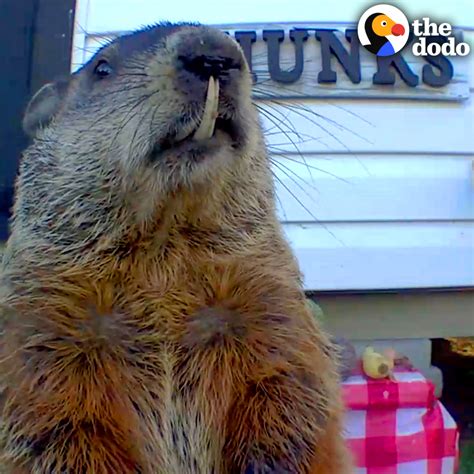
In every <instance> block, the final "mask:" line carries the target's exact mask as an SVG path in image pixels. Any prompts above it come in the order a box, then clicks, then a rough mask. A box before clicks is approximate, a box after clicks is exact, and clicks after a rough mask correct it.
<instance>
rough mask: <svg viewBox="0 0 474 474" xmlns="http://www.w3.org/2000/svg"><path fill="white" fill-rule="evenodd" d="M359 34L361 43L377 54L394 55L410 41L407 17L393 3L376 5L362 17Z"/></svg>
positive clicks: (358, 27) (358, 26)
mask: <svg viewBox="0 0 474 474" xmlns="http://www.w3.org/2000/svg"><path fill="white" fill-rule="evenodd" d="M357 34H358V36H359V41H360V42H361V44H362V45H363V46H364V47H365V48H366V49H367V50H368V51H370V52H371V53H373V54H376V55H377V56H392V55H393V54H395V53H398V52H399V51H400V50H401V49H402V48H403V47H404V46H405V45H406V44H407V41H408V37H409V35H410V24H409V23H408V20H407V17H406V16H405V15H404V14H403V12H402V11H400V10H399V9H398V8H396V7H394V6H392V5H385V4H380V5H374V6H373V7H370V8H369V9H368V10H366V11H365V12H364V13H363V15H362V16H361V17H360V20H359V24H358V25H357Z"/></svg>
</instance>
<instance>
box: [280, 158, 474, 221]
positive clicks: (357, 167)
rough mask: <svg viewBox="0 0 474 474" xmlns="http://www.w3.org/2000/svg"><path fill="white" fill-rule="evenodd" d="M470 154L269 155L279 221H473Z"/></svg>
mask: <svg viewBox="0 0 474 474" xmlns="http://www.w3.org/2000/svg"><path fill="white" fill-rule="evenodd" d="M473 160H474V155H463V156H458V157H452V156H445V155H441V156H432V155H413V154H410V155H362V156H360V157H359V159H358V160H356V159H354V157H353V156H352V155H350V156H338V155H332V156H331V157H330V158H322V157H320V156H314V155H304V156H291V157H274V159H273V161H274V162H275V165H274V173H275V175H276V177H277V179H276V185H277V189H278V196H279V201H280V207H281V217H282V219H283V220H284V221H290V222H305V221H306V222H307V221H311V220H313V217H315V218H317V219H318V220H320V221H323V222H347V221H351V222H356V221H365V222H367V221H373V222H374V221H426V220H431V221H452V220H472V221H474V192H473V190H474V182H473Z"/></svg>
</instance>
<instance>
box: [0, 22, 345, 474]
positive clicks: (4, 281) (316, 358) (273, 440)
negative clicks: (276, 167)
mask: <svg viewBox="0 0 474 474" xmlns="http://www.w3.org/2000/svg"><path fill="white" fill-rule="evenodd" d="M251 90H252V81H251V73H250V71H249V67H248V65H247V63H246V61H245V58H244V56H243V53H242V50H241V49H240V47H239V46H238V44H237V43H236V42H235V41H234V40H233V39H231V38H230V37H229V36H228V35H226V34H225V33H223V32H221V31H218V30H214V29H212V28H208V27H204V26H199V25H194V24H160V25H156V26H152V27H149V28H145V29H142V30H139V31H136V32H133V33H131V34H128V35H125V36H122V37H119V38H118V39H116V40H114V41H112V42H110V43H109V44H107V45H105V46H104V47H102V48H101V49H100V50H99V51H98V52H97V54H95V55H94V57H93V58H92V59H91V60H90V61H89V62H88V63H87V64H85V65H84V66H83V67H82V68H81V69H80V70H79V71H78V72H76V73H74V74H72V75H71V76H70V77H69V78H67V79H65V80H61V81H58V82H57V83H51V84H47V85H45V86H44V87H43V88H42V89H41V90H40V91H39V92H38V93H37V94H36V95H35V96H34V97H33V98H32V100H31V102H30V104H29V105H28V107H27V110H26V113H25V117H24V128H25V130H26V131H27V132H28V133H29V134H30V135H31V136H32V137H33V140H32V143H31V145H30V146H29V147H28V148H27V150H26V151H25V152H24V154H23V157H22V160H21V165H20V172H19V176H18V179H17V186H16V197H15V203H14V207H13V217H12V221H11V234H10V238H9V240H8V243H7V245H6V248H5V255H4V259H3V270H2V275H1V296H0V298H1V299H0V302H1V324H2V331H1V345H0V351H1V354H0V376H1V388H2V397H1V432H0V464H1V466H2V468H3V472H6V473H20V472H21V473H23V472H24V473H48V474H49V473H72V474H82V473H92V474H120V473H123V474H128V473H134V474H138V473H141V474H149V473H150V474H151V473H159V474H161V473H163V474H188V473H189V474H191V473H192V474H211V473H212V474H221V473H230V474H234V473H242V474H244V473H245V474H250V473H301V474H306V473H314V474H347V473H349V472H352V470H351V467H350V457H349V455H348V452H347V450H346V446H345V443H344V440H343V434H342V416H343V409H342V403H341V396H340V384H339V378H338V375H337V367H336V363H335V357H334V349H333V347H332V345H331V343H330V342H329V338H328V337H327V336H326V335H325V334H324V333H323V332H322V330H321V329H319V328H318V326H317V323H316V322H315V319H314V318H313V317H312V314H311V310H310V308H309V306H308V305H307V303H306V300H305V294H304V292H303V287H302V281H301V275H300V271H299V269H298V265H297V262H296V259H295V257H294V256H293V254H292V251H291V250H290V247H289V245H288V243H287V242H286V240H285V237H284V234H283V231H282V227H281V224H280V223H279V221H278V218H277V213H276V205H275V191H274V186H273V180H272V173H271V166H270V165H271V163H270V160H269V157H268V154H267V151H266V148H265V141H264V136H263V134H262V127H261V125H260V123H259V118H258V114H257V110H256V108H255V106H254V105H253V103H252V98H251Z"/></svg>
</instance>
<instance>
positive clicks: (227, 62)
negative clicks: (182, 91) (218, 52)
mask: <svg viewBox="0 0 474 474" xmlns="http://www.w3.org/2000/svg"><path fill="white" fill-rule="evenodd" d="M178 59H179V61H180V62H181V64H182V65H183V68H184V69H185V70H186V71H188V72H191V73H192V74H195V75H196V76H198V77H199V78H200V79H203V80H208V79H209V78H210V77H211V76H212V77H215V78H218V77H222V76H223V75H225V74H228V73H229V71H231V70H232V69H234V70H240V69H241V67H242V64H241V63H240V61H237V60H235V59H233V58H228V57H222V56H211V55H203V54H201V55H197V56H196V55H189V56H186V55H181V56H179V57H178Z"/></svg>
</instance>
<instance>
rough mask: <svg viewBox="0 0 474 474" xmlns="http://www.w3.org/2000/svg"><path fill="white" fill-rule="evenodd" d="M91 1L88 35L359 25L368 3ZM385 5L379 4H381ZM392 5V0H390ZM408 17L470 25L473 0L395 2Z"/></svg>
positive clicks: (307, 0) (473, 15) (310, 0)
mask: <svg viewBox="0 0 474 474" xmlns="http://www.w3.org/2000/svg"><path fill="white" fill-rule="evenodd" d="M79 2H89V4H90V7H89V10H88V18H87V20H88V23H87V27H88V31H89V32H91V33H96V32H104V31H124V30H129V29H133V28H136V27H137V26H140V25H145V24H148V23H150V22H156V21H162V20H168V21H199V22H201V23H208V24H228V23H266V22H268V23H270V22H277V23H278V22H308V21H312V22H335V21H338V22H343V23H354V22H357V20H358V18H359V17H360V15H361V14H362V12H363V11H364V10H365V9H366V8H368V7H369V6H371V5H372V4H373V2H372V3H370V2H369V3H367V2H365V1H360V0H359V1H354V0H339V1H337V2H315V1H314V0H293V1H290V0H258V2H257V1H255V0H227V1H226V2H222V0H201V1H200V2H197V1H195V0H180V1H179V2H157V1H156V0H79ZM381 3H383V2H381ZM389 3H393V2H389ZM395 4H396V5H397V6H398V7H399V8H401V9H402V10H403V11H404V12H405V14H406V15H407V17H408V18H410V19H411V18H413V19H414V18H421V17H425V16H429V17H431V18H432V19H433V20H434V21H439V22H445V21H447V22H450V23H451V24H456V25H461V26H474V8H473V7H472V1H471V0H451V1H449V2H447V1H445V0H417V1H416V2H413V1H410V0H398V1H397V2H395Z"/></svg>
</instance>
